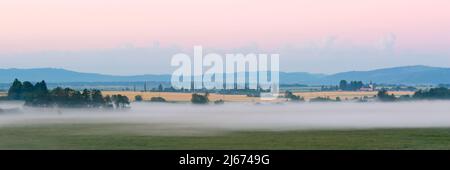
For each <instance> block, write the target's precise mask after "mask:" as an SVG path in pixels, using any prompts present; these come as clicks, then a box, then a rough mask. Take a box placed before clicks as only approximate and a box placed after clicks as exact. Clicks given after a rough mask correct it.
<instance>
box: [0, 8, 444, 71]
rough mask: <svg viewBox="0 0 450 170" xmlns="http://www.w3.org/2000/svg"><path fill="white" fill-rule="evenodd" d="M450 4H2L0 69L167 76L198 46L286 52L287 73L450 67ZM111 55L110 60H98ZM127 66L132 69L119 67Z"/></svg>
mask: <svg viewBox="0 0 450 170" xmlns="http://www.w3.org/2000/svg"><path fill="white" fill-rule="evenodd" d="M449 7H450V1H448V0H340V1H334V0H308V1H307V0H190V1H182V0H153V1H146V0H127V1H120V0H77V1H71V0H40V1H30V0H2V1H1V2H0V59H2V63H1V64H0V68H10V67H19V68H31V67H61V68H67V69H72V70H77V71H89V72H99V73H111V74H143V73H168V72H170V71H171V70H173V69H174V68H171V67H170V64H169V63H170V57H171V56H172V55H173V54H174V53H177V52H182V51H187V52H189V51H192V46H193V45H203V46H204V48H208V49H209V51H227V52H235V53H239V52H247V51H248V52H274V53H280V54H281V66H280V68H281V69H282V70H284V71H310V72H319V73H331V72H339V71H348V70H367V69H372V68H380V67H389V66H398V65H415V64H424V65H432V66H445V67H450V53H449V49H450V48H449V47H450V10H448V9H449ZM124 58H125V59H126V60H125V59H124ZM27 60H28V61H27ZM29 60H32V61H29ZM105 60H111V61H108V63H110V65H109V66H103V65H102V66H99V64H100V62H105ZM129 60H136V61H137V62H133V61H129ZM143 60H144V61H149V62H148V64H147V65H146V64H143V63H145V62H142V61H143ZM355 60H357V61H355ZM379 60H381V61H379ZM67 61H73V62H69V63H68V62H67ZM150 61H151V62H152V63H150ZM88 62H89V63H88ZM336 62H338V63H336ZM339 62H342V63H339ZM86 63H88V64H86ZM155 63H156V64H155ZM293 63H295V64H293ZM299 63H300V64H299ZM320 63H322V64H320ZM119 64H121V66H122V67H124V68H125V69H123V70H117V69H114V68H113V66H115V65H117V66H119ZM312 66H315V67H320V68H315V67H312Z"/></svg>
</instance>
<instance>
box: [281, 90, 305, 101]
mask: <svg viewBox="0 0 450 170" xmlns="http://www.w3.org/2000/svg"><path fill="white" fill-rule="evenodd" d="M284 97H285V98H287V99H289V100H291V101H305V98H303V97H301V96H297V95H294V93H292V92H290V91H286V92H284Z"/></svg>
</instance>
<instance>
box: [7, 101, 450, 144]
mask: <svg viewBox="0 0 450 170" xmlns="http://www.w3.org/2000/svg"><path fill="white" fill-rule="evenodd" d="M18 106H20V103H0V107H2V108H8V107H9V108H13V107H18ZM449 109H450V103H449V101H421V102H398V103H378V102H372V103H350V102H340V103H283V104H279V103H267V104H252V103H225V104H223V105H214V104H211V105H193V104H188V103H177V104H174V103H148V102H142V103H139V102H138V103H133V104H132V106H131V108H130V109H126V110H103V109H62V108H30V107H23V108H21V111H20V112H14V113H7V112H5V113H3V114H0V149H450V114H449V113H448V110H449Z"/></svg>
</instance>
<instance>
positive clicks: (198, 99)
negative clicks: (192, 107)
mask: <svg viewBox="0 0 450 170" xmlns="http://www.w3.org/2000/svg"><path fill="white" fill-rule="evenodd" d="M208 96H209V93H205V94H204V95H201V94H197V93H193V94H192V98H191V102H192V103H194V104H206V103H208V102H209V99H208Z"/></svg>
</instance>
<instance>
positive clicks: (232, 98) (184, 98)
mask: <svg viewBox="0 0 450 170" xmlns="http://www.w3.org/2000/svg"><path fill="white" fill-rule="evenodd" d="M102 93H103V95H114V94H121V95H125V96H127V97H128V98H130V100H134V97H135V96H137V95H141V96H142V98H143V99H144V100H150V98H152V97H163V98H164V99H166V100H167V101H173V102H188V101H190V100H191V95H192V94H191V93H176V92H133V91H103V92H102ZM389 93H390V94H394V95H396V96H400V95H412V94H413V93H414V92H397V91H396V92H389ZM294 94H295V95H299V96H302V97H304V98H305V99H306V100H309V99H311V98H316V97H330V98H331V99H335V98H336V97H340V98H341V99H342V100H345V99H349V100H350V99H353V98H355V97H358V98H359V97H364V96H367V97H372V96H374V95H376V94H377V92H347V91H345V92H342V91H336V92H297V93H294ZM209 99H210V101H216V100H220V99H222V100H224V101H228V102H259V101H261V100H260V98H259V97H247V96H246V95H221V94H214V93H211V94H210V96H209ZM283 100H285V99H279V100H277V101H283Z"/></svg>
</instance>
